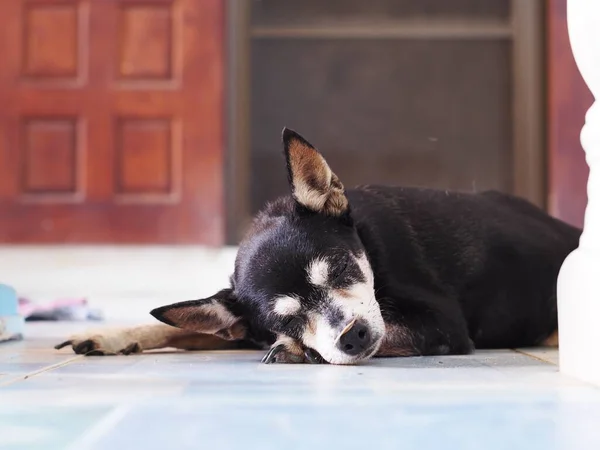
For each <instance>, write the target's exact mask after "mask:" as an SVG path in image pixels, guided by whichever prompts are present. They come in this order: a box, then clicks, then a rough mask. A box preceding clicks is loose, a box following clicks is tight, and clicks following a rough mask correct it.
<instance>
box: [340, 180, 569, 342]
mask: <svg viewBox="0 0 600 450" xmlns="http://www.w3.org/2000/svg"><path fill="white" fill-rule="evenodd" d="M347 196H348V198H349V201H350V204H351V207H352V211H353V217H354V219H355V221H356V225H357V229H358V231H359V234H360V237H361V240H362V241H363V243H364V245H365V248H366V249H367V252H368V255H369V259H370V261H371V264H372V266H373V271H374V274H375V289H376V291H377V293H378V294H377V297H378V298H381V299H383V300H382V301H383V302H384V303H385V301H386V300H385V299H387V298H390V299H392V298H393V299H395V301H394V303H396V305H394V304H392V305H386V304H384V305H382V309H383V310H384V311H386V310H387V311H388V314H391V315H394V314H396V315H403V314H405V312H404V311H403V306H405V305H404V303H403V302H402V301H400V299H402V298H403V297H405V295H404V293H406V295H407V296H410V295H411V294H410V292H412V291H414V290H419V291H421V290H422V291H424V292H430V293H433V294H434V295H433V296H432V297H431V298H435V299H437V300H436V301H435V303H436V305H435V306H436V307H441V308H444V305H443V304H441V303H444V302H449V303H450V302H452V303H453V302H458V303H459V304H460V307H461V310H462V312H463V315H464V318H465V319H466V322H467V327H468V331H469V336H470V338H471V340H472V341H473V343H474V344H475V347H477V348H494V347H518V346H528V345H539V344H540V343H541V342H543V341H544V339H546V338H548V336H549V335H551V334H552V332H553V331H555V330H556V328H557V312H556V279H557V276H558V272H559V270H560V267H561V264H562V262H563V261H564V259H565V257H566V256H567V255H568V254H569V253H570V252H571V251H572V250H573V249H575V248H576V247H577V245H578V241H579V236H580V234H581V230H579V229H577V228H574V227H571V226H569V225H567V224H565V223H564V222H561V221H559V220H556V219H554V218H552V217H550V216H548V215H547V214H546V213H545V212H543V211H542V210H540V209H538V208H537V207H535V206H533V205H532V204H530V203H528V202H527V201H525V200H522V199H519V198H517V197H513V196H510V195H507V194H502V193H499V192H494V191H488V192H482V193H477V194H471V193H457V192H447V191H438V190H433V189H418V188H400V187H398V188H394V187H383V186H367V187H361V188H357V189H353V190H348V191H347Z"/></svg>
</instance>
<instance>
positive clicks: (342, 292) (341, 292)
mask: <svg viewBox="0 0 600 450" xmlns="http://www.w3.org/2000/svg"><path fill="white" fill-rule="evenodd" d="M333 293H334V294H335V295H337V296H339V297H343V298H351V297H352V291H350V290H348V289H334V290H333Z"/></svg>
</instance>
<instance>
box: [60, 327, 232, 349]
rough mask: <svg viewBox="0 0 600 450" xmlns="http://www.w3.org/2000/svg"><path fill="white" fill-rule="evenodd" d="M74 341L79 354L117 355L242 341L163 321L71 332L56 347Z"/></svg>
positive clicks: (215, 346)
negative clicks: (163, 322) (67, 337)
mask: <svg viewBox="0 0 600 450" xmlns="http://www.w3.org/2000/svg"><path fill="white" fill-rule="evenodd" d="M68 345H70V346H71V347H72V348H73V351H74V352H75V353H77V354H87V355H117V354H130V353H140V352H142V351H144V350H152V349H159V348H167V347H174V348H179V349H183V350H222V349H227V348H236V346H237V345H238V344H237V343H235V342H232V341H226V340H224V339H220V338H218V337H216V336H212V335H207V334H200V333H194V332H190V331H187V330H181V329H179V328H175V327H171V326H169V325H165V324H162V323H159V324H151V325H140V326H137V327H127V328H113V329H110V328H109V329H101V330H97V331H88V332H85V333H82V334H77V335H74V336H71V337H70V338H69V339H68V340H66V341H65V342H62V343H61V344H58V345H57V346H56V347H55V348H56V349H61V348H63V347H66V346H68Z"/></svg>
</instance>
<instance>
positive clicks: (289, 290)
mask: <svg viewBox="0 0 600 450" xmlns="http://www.w3.org/2000/svg"><path fill="white" fill-rule="evenodd" d="M283 146H284V151H285V157H286V161H287V170H288V179H289V184H290V188H291V197H287V198H281V199H279V200H277V201H275V202H274V203H271V204H269V205H267V207H266V208H265V209H264V210H263V211H262V212H261V213H259V214H258V215H257V217H256V218H255V220H254V223H253V226H252V227H251V229H250V231H249V233H248V234H247V236H246V238H245V239H244V240H243V241H242V243H241V244H240V248H239V251H238V254H237V258H236V264H235V272H234V274H233V276H232V278H231V287H230V288H228V289H224V290H222V291H220V292H219V293H217V294H215V295H214V296H212V297H209V298H207V299H204V300H196V301H190V302H182V303H176V304H174V305H169V306H165V307H162V308H158V309H156V310H154V311H153V312H152V314H153V315H154V316H155V317H156V318H158V319H159V320H161V321H163V322H165V323H168V324H170V325H174V326H177V327H180V328H187V329H193V330H195V331H198V332H202V333H210V334H215V335H218V336H220V337H223V338H225V339H235V340H237V339H251V340H261V339H264V336H272V339H271V340H272V341H276V343H277V344H284V345H286V346H287V348H288V350H290V349H299V348H300V349H312V350H314V351H316V352H318V353H319V354H320V355H321V356H322V357H323V359H325V360H326V361H327V362H330V363H333V364H351V363H355V362H357V361H360V360H362V359H365V358H368V357H370V356H372V355H373V354H374V353H375V352H376V351H377V349H378V348H379V345H380V343H381V340H382V338H383V335H384V329H385V327H384V322H383V318H382V315H381V311H380V309H379V304H378V302H377V301H376V300H375V292H374V281H373V272H372V269H371V266H370V264H369V260H368V258H367V255H366V252H365V249H364V247H363V245H362V243H361V241H360V238H359V236H358V233H357V231H356V228H355V226H354V222H353V219H352V212H351V210H350V205H349V202H348V199H347V197H346V195H345V192H344V187H343V185H342V183H341V182H340V181H339V179H338V177H337V176H336V175H335V174H334V173H333V172H332V171H331V169H330V168H329V166H328V165H327V163H326V161H325V159H324V158H323V156H321V154H320V153H319V152H318V151H317V150H316V149H315V148H314V147H313V146H312V145H310V144H309V143H308V142H307V141H306V140H305V139H303V138H302V137H301V136H300V135H298V134H297V133H295V132H293V131H291V130H288V129H284V131H283Z"/></svg>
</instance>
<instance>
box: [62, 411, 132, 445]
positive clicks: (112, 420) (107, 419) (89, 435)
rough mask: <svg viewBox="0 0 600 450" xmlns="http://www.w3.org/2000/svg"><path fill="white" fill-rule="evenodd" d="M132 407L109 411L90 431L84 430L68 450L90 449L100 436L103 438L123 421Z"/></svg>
mask: <svg viewBox="0 0 600 450" xmlns="http://www.w3.org/2000/svg"><path fill="white" fill-rule="evenodd" d="M131 408H132V405H129V404H121V405H119V406H117V407H116V408H114V409H113V410H112V411H110V412H109V413H108V414H107V415H105V416H104V417H103V418H102V419H100V420H99V421H98V422H96V423H95V424H94V425H93V426H92V427H91V428H90V429H88V430H86V431H85V432H84V433H83V435H82V436H81V437H80V438H79V439H76V440H75V441H74V442H72V443H71V445H69V447H68V450H70V449H73V450H83V449H87V448H92V446H93V445H94V444H96V443H97V442H98V441H99V440H100V439H101V438H102V436H104V435H105V434H106V433H107V432H108V431H109V430H110V429H111V428H114V426H115V425H116V424H117V423H119V422H120V421H121V419H123V418H124V417H125V416H126V415H127V413H128V412H129V411H130V410H131Z"/></svg>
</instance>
